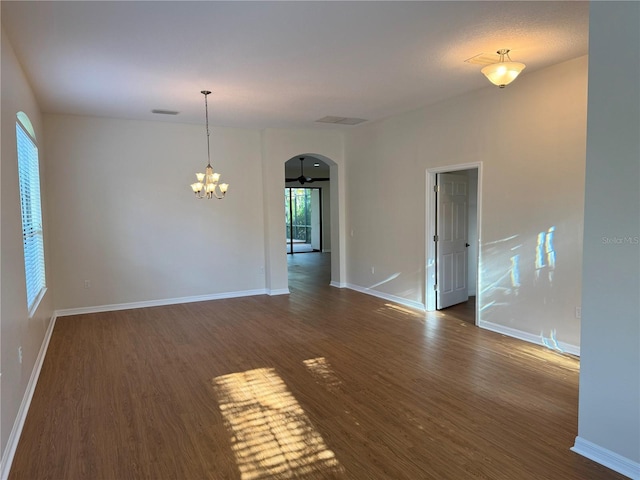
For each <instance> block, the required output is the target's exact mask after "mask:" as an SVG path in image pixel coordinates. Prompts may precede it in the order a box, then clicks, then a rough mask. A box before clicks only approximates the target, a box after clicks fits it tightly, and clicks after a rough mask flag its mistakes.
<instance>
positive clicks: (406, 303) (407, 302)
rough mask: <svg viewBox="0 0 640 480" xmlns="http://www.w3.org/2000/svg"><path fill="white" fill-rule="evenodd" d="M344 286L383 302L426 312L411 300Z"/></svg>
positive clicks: (349, 285) (353, 286)
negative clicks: (386, 301) (380, 299)
mask: <svg viewBox="0 0 640 480" xmlns="http://www.w3.org/2000/svg"><path fill="white" fill-rule="evenodd" d="M345 286H346V288H349V289H351V290H355V291H356V292H360V293H366V294H367V295H372V296H374V297H378V298H382V299H383V300H388V301H390V302H393V303H398V304H400V305H404V306H405V307H409V308H415V309H416V310H420V311H423V312H424V311H425V310H426V307H425V305H424V303H420V302H414V301H412V300H407V299H406V298H402V297H397V296H396V295H391V294H389V293H384V292H380V291H378V290H373V289H372V288H367V287H361V286H360V285H354V284H352V283H347V284H346V285H345Z"/></svg>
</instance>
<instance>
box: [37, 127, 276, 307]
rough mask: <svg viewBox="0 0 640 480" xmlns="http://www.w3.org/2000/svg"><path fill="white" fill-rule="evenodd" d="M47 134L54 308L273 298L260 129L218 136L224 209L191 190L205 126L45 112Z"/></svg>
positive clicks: (215, 146) (202, 161)
mask: <svg viewBox="0 0 640 480" xmlns="http://www.w3.org/2000/svg"><path fill="white" fill-rule="evenodd" d="M45 132H46V147H47V152H48V160H49V169H48V172H47V183H48V186H49V195H48V198H47V200H48V201H49V203H50V205H51V208H50V214H51V232H50V238H51V249H52V253H53V265H54V270H55V282H56V285H58V286H59V288H58V289H57V291H56V292H55V306H56V309H69V308H79V307H91V306H101V305H111V304H122V303H129V302H142V301H155V300H164V299H172V298H181V297H189V296H199V295H212V294H225V293H229V292H245V291H252V290H256V289H262V290H264V288H265V275H264V273H263V272H262V268H263V267H264V265H265V263H264V248H263V245H264V225H263V218H262V212H261V208H260V205H261V202H262V171H261V161H260V159H261V151H260V132H259V131H257V130H246V129H229V128H214V129H213V130H212V132H211V143H212V152H213V156H212V163H213V166H214V169H215V170H216V171H217V172H220V173H221V174H222V179H223V180H224V181H226V182H228V183H229V184H230V187H229V192H228V194H227V196H226V198H225V199H223V200H215V199H214V200H197V199H196V198H195V197H194V195H193V193H192V192H191V189H190V187H189V185H190V184H191V183H193V182H194V181H195V172H196V171H203V169H204V167H205V165H206V161H207V157H206V154H207V152H206V142H205V133H204V129H203V128H202V126H199V125H185V124H173V123H165V122H143V121H128V120H116V119H105V118H94V117H81V116H68V115H46V116H45ZM85 281H89V282H90V288H85Z"/></svg>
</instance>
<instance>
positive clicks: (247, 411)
mask: <svg viewBox="0 0 640 480" xmlns="http://www.w3.org/2000/svg"><path fill="white" fill-rule="evenodd" d="M213 385H214V388H215V391H216V394H217V396H218V401H219V406H220V411H221V412H222V416H223V417H224V421H225V425H226V426H227V429H228V430H229V433H230V434H231V446H232V449H233V452H234V454H235V457H236V462H237V464H238V468H239V470H240V474H241V478H242V480H255V479H267V478H283V479H284V478H300V477H303V476H305V475H307V474H310V473H314V472H315V473H316V474H318V473H322V472H326V473H327V474H329V473H333V474H336V473H340V472H342V471H343V469H342V467H341V465H340V464H339V462H338V460H337V459H336V457H335V454H334V453H333V452H332V451H331V450H329V449H328V448H327V446H326V445H325V443H324V441H323V439H322V437H321V435H320V434H319V433H318V432H317V431H316V430H315V428H314V427H313V425H312V424H311V421H310V420H309V418H308V417H307V415H306V414H305V412H304V410H303V409H302V407H301V406H300V404H299V403H298V402H297V400H296V399H295V397H294V396H293V395H292V394H291V392H289V390H288V389H287V386H286V385H285V383H284V381H283V380H282V379H281V378H280V376H279V375H278V374H277V373H276V372H275V370H274V369H273V368H259V369H255V370H248V371H246V372H239V373H232V374H229V375H223V376H220V377H216V378H214V379H213ZM328 476H329V475H328Z"/></svg>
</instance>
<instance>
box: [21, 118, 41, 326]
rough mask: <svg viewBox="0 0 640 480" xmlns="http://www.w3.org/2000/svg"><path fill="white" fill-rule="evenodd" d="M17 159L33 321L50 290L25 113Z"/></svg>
mask: <svg viewBox="0 0 640 480" xmlns="http://www.w3.org/2000/svg"><path fill="white" fill-rule="evenodd" d="M16 157H17V163H18V189H19V194H20V220H21V224H22V248H23V253H24V257H23V260H24V269H25V270H24V271H25V293H26V305H27V310H28V312H29V318H32V317H33V315H34V314H35V312H36V311H37V309H38V307H39V305H40V302H41V301H42V298H43V297H44V295H45V293H46V291H47V281H46V266H45V254H44V226H43V221H42V200H41V182H40V159H39V155H38V145H37V143H36V139H35V132H34V131H33V126H32V125H31V122H30V120H29V118H28V117H27V116H26V114H24V113H23V112H19V113H18V115H17V121H16Z"/></svg>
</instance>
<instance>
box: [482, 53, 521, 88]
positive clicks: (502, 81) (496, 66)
mask: <svg viewBox="0 0 640 480" xmlns="http://www.w3.org/2000/svg"><path fill="white" fill-rule="evenodd" d="M496 53H497V54H498V55H500V60H499V61H498V63H492V64H491V65H487V66H486V67H484V68H483V69H482V70H480V71H481V72H482V73H484V75H485V76H486V77H487V78H488V79H489V81H490V82H491V83H493V84H494V85H497V86H498V87H500V88H504V87H505V85H509V84H510V83H511V82H513V81H514V80H515V79H516V77H517V76H518V75H520V72H521V71H522V70H524V68H525V64H524V63H520V62H512V61H511V57H510V56H509V50H508V49H506V48H503V49H501V50H498V51H497V52H496ZM504 57H507V59H508V61H507V62H505V60H504Z"/></svg>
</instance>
